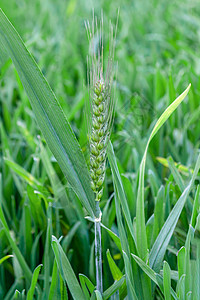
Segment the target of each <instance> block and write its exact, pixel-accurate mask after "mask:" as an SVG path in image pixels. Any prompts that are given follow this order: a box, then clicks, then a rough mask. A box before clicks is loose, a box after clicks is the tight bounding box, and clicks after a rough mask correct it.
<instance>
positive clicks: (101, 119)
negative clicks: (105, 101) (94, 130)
mask: <svg viewBox="0 0 200 300" xmlns="http://www.w3.org/2000/svg"><path fill="white" fill-rule="evenodd" d="M98 122H99V123H101V124H103V122H104V117H103V116H102V115H101V116H99V117H98Z"/></svg>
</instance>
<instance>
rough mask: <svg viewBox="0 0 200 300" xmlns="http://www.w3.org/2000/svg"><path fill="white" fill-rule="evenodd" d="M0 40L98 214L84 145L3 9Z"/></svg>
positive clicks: (57, 151)
mask: <svg viewBox="0 0 200 300" xmlns="http://www.w3.org/2000/svg"><path fill="white" fill-rule="evenodd" d="M0 42H1V43H2V44H3V46H4V48H5V49H6V50H7V53H8V54H9V56H10V57H11V59H12V61H13V63H14V65H15V67H16V69H17V72H18V74H19V76H20V79H21V81H22V83H23V86H24V88H25V90H26V93H27V95H28V97H29V100H30V102H31V105H32V108H33V111H34V113H35V117H36V120H37V122H38V124H39V126H40V129H41V131H42V133H43V135H44V137H45V139H46V141H47V144H48V146H49V148H50V149H51V151H52V153H53V154H54V156H55V158H56V159H57V161H58V163H59V165H60V167H61V169H62V171H63V173H64V175H65V176H66V178H67V180H68V181H69V183H70V185H71V186H72V188H73V189H74V191H75V193H76V194H77V196H78V197H79V199H80V201H81V202H82V204H83V206H84V207H85V208H86V210H87V211H88V213H89V214H90V215H91V216H92V217H94V215H95V203H94V194H93V192H92V190H91V187H90V176H89V172H88V168H87V165H86V162H85V159H84V156H83V154H82V151H81V149H80V145H79V143H78V141H77V140H76V138H75V135H74V133H73V131H72V129H71V127H70V125H69V123H68V121H67V119H66V117H65V115H64V113H63V110H62V109H61V107H60V105H59V103H58V101H57V99H56V97H55V95H54V94H53V92H52V90H51V88H50V87H49V85H48V83H47V81H46V79H45V78H44V76H43V75H42V73H41V71H40V69H39V67H38V66H37V64H36V62H35V61H34V59H33V58H32V56H31V55H30V53H29V52H28V50H27V48H26V47H25V45H24V43H23V41H22V40H21V38H20V36H19V35H18V33H17V32H16V30H15V28H14V27H13V26H12V24H11V23H10V22H9V20H8V19H7V17H6V16H5V14H4V13H3V11H2V10H1V9H0Z"/></svg>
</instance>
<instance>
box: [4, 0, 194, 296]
mask: <svg viewBox="0 0 200 300" xmlns="http://www.w3.org/2000/svg"><path fill="white" fill-rule="evenodd" d="M0 7H1V8H2V9H3V11H4V12H5V14H6V15H7V17H8V18H9V19H10V21H11V22H12V24H13V25H14V26H15V28H16V29H17V31H18V32H19V34H20V35H21V37H22V39H23V40H24V42H25V44H26V46H27V47H28V49H29V50H30V52H31V53H32V55H33V56H34V58H35V60H36V62H37V63H38V64H39V66H40V68H41V70H42V72H43V74H44V75H45V77H46V78H47V80H48V82H49V84H50V86H51V88H52V89H53V91H54V92H55V94H56V96H57V98H58V100H59V102H60V104H61V106H62V108H63V110H64V112H65V114H66V116H67V118H68V120H69V121H70V124H71V126H72V128H73V130H74V132H75V134H76V136H77V138H78V140H79V142H80V144H81V146H82V149H83V151H84V153H85V155H86V158H87V135H86V129H85V121H84V101H85V98H86V97H87V96H88V95H87V55H88V39H87V34H86V30H85V25H84V22H85V20H89V21H90V22H91V21H92V16H93V9H94V12H95V15H97V17H99V18H100V16H101V10H103V15H104V32H105V53H106V52H108V37H107V35H106V33H107V32H108V30H107V28H108V26H109V25H108V24H109V22H110V21H111V22H112V24H116V22H117V14H118V12H117V11H118V8H120V13H119V22H118V29H117V38H116V50H115V69H118V72H117V77H116V92H115V96H116V112H115V121H114V126H113V133H112V137H111V139H112V142H113V145H114V149H115V152H116V156H117V158H118V165H119V168H120V171H121V173H122V174H124V176H123V178H124V183H125V185H126V187H127V189H126V190H127V194H128V195H127V197H128V198H129V199H135V198H134V197H135V196H134V195H135V189H136V180H135V178H136V176H137V171H138V168H139V164H140V161H141V158H142V155H143V152H144V149H145V145H146V141H147V137H148V136H149V133H150V131H151V129H152V128H153V125H154V124H155V121H156V119H158V117H159V116H160V115H161V113H162V112H163V111H164V109H165V108H166V107H167V106H168V105H169V104H170V103H171V102H172V101H173V100H174V99H175V98H176V97H177V96H178V95H179V94H180V93H181V92H182V91H183V90H184V89H185V88H186V87H187V86H188V84H189V83H191V84H192V87H191V89H190V92H189V95H188V97H187V99H186V100H185V101H184V103H182V104H181V106H180V107H179V108H178V109H177V111H176V112H175V113H174V114H173V115H172V116H171V117H170V119H169V121H168V122H167V124H166V125H165V126H164V127H163V128H162V129H161V131H160V132H159V133H158V134H157V136H156V137H155V138H154V140H153V141H152V143H151V145H150V149H149V158H148V160H147V169H146V170H147V174H146V194H145V200H146V208H145V209H146V220H148V219H149V218H150V216H151V214H152V212H153V206H154V204H153V200H152V199H153V198H152V196H153V189H151V188H152V186H151V184H152V182H155V187H154V188H156V189H157V188H159V186H160V185H161V183H164V182H165V177H166V176H168V175H169V170H168V169H167V168H164V167H163V166H162V164H160V163H159V162H158V160H157V159H156V157H158V156H160V157H164V158H167V157H168V156H169V155H171V156H172V157H173V159H174V161H176V162H177V163H179V162H180V163H181V164H183V165H185V166H187V167H190V166H193V165H194V162H195V160H196V158H197V152H198V149H199V145H200V139H199V135H200V121H199V120H200V106H199V103H200V77H199V75H200V47H199V43H200V4H199V1H197V0H186V1H182V0H174V1H165V0H160V1H159V0H155V1H153V0H152V1H146V0H140V1H139V0H135V1H128V0H124V1H119V0H116V1H107V0H105V1H76V0H69V1H64V0H43V1H42V0H34V1H28V0H18V1H14V0H9V2H8V0H0ZM0 103H1V106H0V113H1V154H2V155H1V170H2V177H1V204H2V206H3V209H4V212H5V215H6V219H7V221H8V223H9V226H10V230H11V231H12V234H13V239H15V240H16V243H17V244H18V246H19V248H20V250H21V251H22V253H23V255H24V257H25V258H26V260H27V262H28V264H29V265H30V267H31V269H32V270H33V269H34V268H35V267H36V266H37V265H38V264H39V263H41V262H42V261H43V260H44V249H46V248H45V231H46V226H47V221H46V216H48V209H47V206H48V205H47V203H49V202H52V203H53V212H54V214H53V221H54V230H55V233H57V236H60V235H61V234H62V235H64V236H66V237H67V233H69V232H70V229H71V228H74V227H73V226H74V224H77V222H82V225H81V227H79V228H78V227H77V228H78V229H77V228H75V229H76V230H77V232H76V230H74V232H73V234H72V237H71V240H70V238H69V241H68V240H67V241H66V244H65V245H66V249H68V247H69V245H70V250H71V252H70V253H69V257H70V259H71V262H72V266H73V268H74V269H75V271H76V272H83V273H84V274H86V275H87V274H89V275H90V278H93V279H94V269H92V268H94V266H93V265H92V264H91V262H92V261H93V256H92V254H91V253H92V251H93V250H91V249H93V248H92V245H93V231H92V230H93V229H92V228H91V227H92V225H91V224H88V223H87V222H86V221H85V220H84V219H83V217H84V215H85V212H84V211H83V209H82V208H81V206H80V204H79V202H78V201H75V203H74V198H75V195H74V194H73V192H72V191H71V190H70V189H69V188H68V185H67V182H66V180H65V178H63V175H62V173H61V171H60V169H59V167H58V165H57V163H56V162H55V160H54V159H53V157H52V155H51V153H50V152H49V150H48V148H47V147H46V145H45V142H44V141H43V139H42V137H40V138H39V135H40V136H41V133H40V130H39V128H38V126H37V124H36V123H35V120H34V115H33V112H32V110H31V106H30V104H29V101H28V99H27V96H26V94H25V92H24V90H23V87H22V85H21V82H20V79H19V77H18V75H17V73H16V71H15V69H14V67H13V65H12V63H11V61H10V60H8V61H7V62H6V64H2V65H1V69H0ZM41 141H42V142H43V145H44V146H42V145H41ZM43 147H44V149H43ZM44 151H45V152H44ZM42 155H43V156H42ZM3 156H4V157H6V158H8V159H9V161H12V162H13V161H14V162H15V163H16V164H17V166H21V167H22V168H23V170H24V171H22V170H19V169H17V171H16V168H17V167H16V165H13V164H12V163H10V164H9V163H5V162H4V160H3ZM45 159H48V162H50V163H51V166H52V170H53V171H52V177H51V175H50V174H49V169H48V168H47V167H45V163H44V162H45ZM25 171H27V172H29V173H31V174H32V176H33V177H34V178H35V179H37V180H38V182H39V185H41V186H43V187H44V189H46V190H48V192H49V193H50V195H51V197H48V198H47V200H45V201H47V202H45V201H42V202H40V204H38V207H37V208H35V207H34V205H32V204H31V203H32V202H31V201H30V202H29V200H30V199H31V197H32V198H34V197H36V200H38V199H40V198H39V196H35V195H34V193H33V189H36V187H35V185H34V183H33V182H31V180H30V178H28V179H27V177H26V174H25V173H23V172H25ZM20 172H21V173H20ZM16 174H18V175H16ZM20 174H21V175H20ZM55 174H56V175H55ZM152 174H153V175H152ZM186 175H187V174H186ZM55 176H57V177H56V181H55V185H53V183H52V181H53V180H55V179H54V178H55ZM152 176H153V178H155V180H154V181H152ZM185 178H186V180H187V176H186V177H185ZM27 182H28V186H29V187H28V188H27ZM36 186H37V184H36ZM61 187H62V190H63V189H66V191H65V192H66V195H67V196H66V195H64V199H65V197H68V200H69V203H70V204H69V207H70V209H69V207H67V211H66V210H65V208H66V207H65V204H64V201H65V200H62V199H61V198H62V196H60V193H59V192H60V190H59V189H60V188H61ZM38 189H39V188H38ZM55 190H56V192H57V196H58V197H57V196H56V192H55ZM174 190H176V193H177V194H179V191H177V188H176V186H175V188H174ZM112 191H113V187H112V185H111V177H110V171H109V169H108V172H107V177H106V182H105V192H104V201H103V202H102V209H103V208H105V206H106V201H107V199H108V198H109V196H110V195H111V193H112ZM44 194H45V192H44ZM61 194H62V193H61ZM37 197H38V198H37ZM56 197H57V198H58V199H56ZM131 197H132V198H131ZM41 198H44V197H43V196H41ZM50 198H51V199H50ZM36 200H34V201H36ZM40 200H41V199H40ZM57 200H58V201H57ZM54 202H55V203H54ZM38 203H39V202H38ZM67 203H68V202H67ZM172 203H173V201H172ZM129 204H130V206H131V214H132V216H134V215H135V201H132V200H131V201H130V202H129ZM113 206H114V204H112V205H111V208H113ZM56 207H57V208H56ZM63 207H64V210H63ZM59 208H60V209H59ZM106 209H108V208H106ZM108 211H109V213H108V215H107V216H105V217H104V219H103V221H104V223H105V224H107V226H108V227H109V228H110V227H111V226H112V229H113V230H116V231H117V229H116V226H115V224H114V220H115V212H114V210H113V209H110V210H108ZM188 218H189V217H187V211H185V215H184V216H183V220H182V225H181V226H182V230H183V232H184V230H187V225H188V223H187V222H188V221H187V219H188ZM82 219H83V220H82ZM33 223H34V225H33ZM24 224H25V226H24ZM27 230H29V232H28V231H27ZM30 232H31V235H30ZM75 232H76V234H75ZM183 232H182V234H183ZM55 233H54V234H55ZM183 237H184V234H183ZM83 240H84V241H83ZM80 241H82V243H83V244H82V245H83V246H81V247H80ZM103 243H105V244H103V247H104V248H105V250H106V248H108V244H109V243H110V244H111V245H110V246H109V247H111V248H113V249H114V246H113V245H112V243H111V242H110V241H108V236H106V234H105V236H104V242H103ZM177 243H180V245H181V243H182V236H181V234H180V236H179V237H178V242H177ZM175 244H176V243H175ZM176 245H177V244H176ZM9 247H10V246H9V245H8V242H7V240H6V239H5V237H4V233H3V231H0V257H2V256H4V255H5V254H7V253H10V248H9ZM45 251H46V250H45ZM49 251H50V250H49ZM113 251H114V253H115V254H117V251H116V250H115V249H114V250H113ZM49 255H50V256H49V257H50V258H51V256H52V255H53V254H52V253H51V254H49ZM78 255H80V259H77V256H78ZM170 255H171V254H170ZM52 257H53V256H52ZM50 258H49V259H50ZM50 260H51V259H50ZM89 260H90V265H89V264H88V261H89ZM171 262H172V267H173V262H174V266H175V258H172V259H171ZM51 268H52V265H51V267H50V270H51ZM0 272H1V276H0V277H1V280H0V285H1V286H0V299H3V298H1V297H3V295H6V294H7V292H8V291H9V289H10V288H12V285H13V284H15V288H16V287H18V288H19V289H20V288H22V287H23V286H24V283H23V280H21V273H20V272H21V270H20V267H19V265H18V264H17V262H16V263H15V264H14V265H11V263H9V262H5V263H4V265H3V266H0ZM49 272H50V271H49ZM106 276H107V277H108V278H107V280H105V282H106V285H107V287H108V286H109V284H111V283H112V280H111V279H110V276H111V275H110V273H109V271H108V272H107V273H105V277H106ZM7 278H8V279H7ZM16 278H17V280H16ZM13 291H14V288H13ZM11 294H12V293H11ZM7 299H10V298H9V297H8V298H7Z"/></svg>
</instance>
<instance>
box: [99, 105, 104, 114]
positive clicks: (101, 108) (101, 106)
mask: <svg viewBox="0 0 200 300" xmlns="http://www.w3.org/2000/svg"><path fill="white" fill-rule="evenodd" d="M103 109H104V106H103V104H102V103H101V104H100V105H99V111H100V112H103Z"/></svg>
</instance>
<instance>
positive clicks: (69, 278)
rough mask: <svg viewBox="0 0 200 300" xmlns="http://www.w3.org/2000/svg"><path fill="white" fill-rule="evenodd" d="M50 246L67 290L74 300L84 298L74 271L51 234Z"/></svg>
mask: <svg viewBox="0 0 200 300" xmlns="http://www.w3.org/2000/svg"><path fill="white" fill-rule="evenodd" d="M52 247H53V251H54V254H55V258H56V262H57V265H58V269H59V271H60V274H61V276H62V278H63V280H64V281H66V283H67V285H68V287H69V290H70V292H71V294H72V297H73V299H74V300H80V299H83V300H85V299H86V298H85V296H84V294H83V292H82V289H81V287H80V285H79V282H78V280H77V278H76V276H75V274H74V271H73V269H72V267H71V265H70V262H69V260H68V258H67V256H66V254H65V253H64V251H63V249H62V247H61V246H60V244H59V242H58V240H57V239H56V238H55V237H54V236H52Z"/></svg>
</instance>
